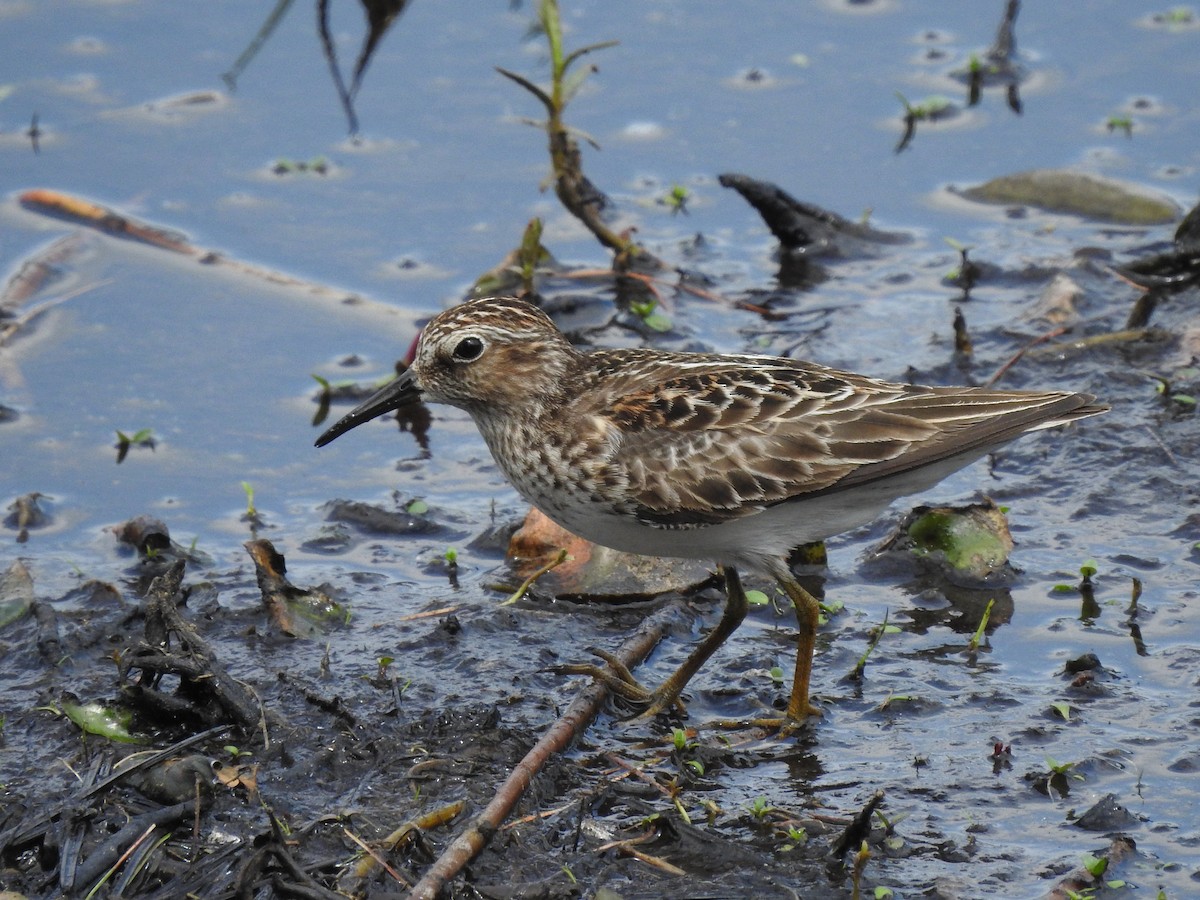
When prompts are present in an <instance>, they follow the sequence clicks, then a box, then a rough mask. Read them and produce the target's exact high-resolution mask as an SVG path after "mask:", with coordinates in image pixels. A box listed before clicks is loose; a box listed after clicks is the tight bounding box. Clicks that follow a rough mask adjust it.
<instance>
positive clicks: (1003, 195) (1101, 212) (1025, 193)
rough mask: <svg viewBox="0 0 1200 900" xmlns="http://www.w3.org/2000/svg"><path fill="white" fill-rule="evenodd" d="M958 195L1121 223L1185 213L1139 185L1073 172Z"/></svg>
mask: <svg viewBox="0 0 1200 900" xmlns="http://www.w3.org/2000/svg"><path fill="white" fill-rule="evenodd" d="M958 193H959V194H961V195H962V196H964V197H966V198H967V199H969V200H974V201H976V202H978V203H1000V204H1023V205H1026V206H1033V207H1036V208H1038V209H1044V210H1046V211H1047V212H1055V213H1069V214H1071V215H1075V216H1083V217H1084V218H1087V219H1096V220H1098V221H1101V222H1114V223H1116V224H1119V225H1165V224H1167V223H1169V222H1174V221H1175V220H1176V219H1178V218H1179V216H1180V213H1181V212H1182V210H1180V208H1179V206H1178V205H1176V203H1175V202H1174V201H1173V200H1171V199H1170V198H1169V197H1167V196H1165V195H1163V194H1160V193H1157V192H1155V191H1151V190H1149V189H1147V188H1144V187H1142V186H1140V185H1136V184H1130V183H1128V182H1123V181H1116V180H1114V179H1112V178H1102V177H1100V176H1098V175H1086V174H1084V173H1082V172H1075V171H1072V170H1070V169H1034V170H1032V171H1029V172H1017V173H1016V174H1014V175H1002V176H1001V177H999V178H993V179H992V180H991V181H988V182H986V183H985V184H981V185H979V186H977V187H972V188H965V189H961V190H959V191H958Z"/></svg>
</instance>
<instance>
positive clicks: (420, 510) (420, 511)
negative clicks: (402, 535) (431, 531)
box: [404, 499, 429, 516]
mask: <svg viewBox="0 0 1200 900" xmlns="http://www.w3.org/2000/svg"><path fill="white" fill-rule="evenodd" d="M404 511H405V512H406V513H408V514H409V515H410V516H423V515H425V514H426V513H427V512H429V504H428V503H426V502H425V501H424V500H420V499H417V500H413V501H412V502H411V503H409V504H408V506H406V507H404Z"/></svg>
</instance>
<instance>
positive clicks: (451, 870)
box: [409, 604, 676, 900]
mask: <svg viewBox="0 0 1200 900" xmlns="http://www.w3.org/2000/svg"><path fill="white" fill-rule="evenodd" d="M675 607H676V604H671V605H670V606H667V607H664V609H662V610H661V611H659V612H658V613H656V614H655V615H653V616H651V617H650V618H649V619H647V620H646V621H644V622H643V623H642V625H641V627H639V628H638V630H637V631H636V632H634V634H633V635H632V636H631V637H630V638H629V639H628V640H626V641H625V643H623V644H622V645H621V647H620V649H619V650H618V651H617V653H616V656H617V657H618V658H619V659H620V660H621V661H622V662H623V663H624V664H625V665H626V666H628V667H629V668H633V667H634V666H636V665H638V663H640V662H641V661H642V660H643V659H645V658H646V657H647V656H648V655H649V654H650V651H651V650H652V649H654V646H655V644H657V643H658V642H659V641H660V640H661V639H662V637H663V635H664V634H666V631H667V623H668V622H669V621H670V619H671V618H672V617H673V616H674V615H675V612H676V609H675ZM607 697H608V688H607V687H605V686H604V685H603V684H601V683H599V682H592V683H591V684H589V685H588V686H587V687H585V688H583V690H581V691H580V692H579V695H578V696H577V697H576V698H575V699H574V700H573V701H571V705H570V706H568V707H567V710H566V712H564V713H563V715H562V716H561V717H560V718H559V719H558V721H556V722H555V723H554V724H553V725H552V726H551V727H550V728H549V730H547V731H546V733H545V734H544V735H543V736H542V738H541V740H539V741H538V742H537V744H535V745H534V747H533V749H532V750H530V751H529V752H528V753H527V754H526V755H525V758H524V759H522V760H521V761H520V762H519V763H517V765H516V768H514V769H513V771H512V772H511V773H510V774H509V776H508V778H507V779H505V781H504V783H503V784H502V785H501V786H500V787H499V788H498V789H497V791H496V794H495V796H494V797H493V798H492V802H491V803H489V804H488V805H487V808H486V809H484V810H483V812H482V813H480V814H479V816H478V817H477V818H476V819H475V821H474V822H472V823H471V825H470V827H468V828H467V830H466V831H464V832H463V833H462V834H460V835H459V836H458V837H457V838H455V840H454V841H453V843H451V844H450V846H449V847H447V848H446V849H445V851H443V853H442V855H441V856H440V857H438V859H437V860H436V861H435V862H434V864H433V865H432V866H431V867H430V868H429V871H427V872H426V873H425V875H424V877H422V878H421V880H420V881H419V882H417V885H416V887H414V888H413V890H412V893H411V894H409V900H434V898H436V897H437V896H438V894H439V893H440V892H441V890H442V888H443V887H445V886H446V885H447V884H448V883H449V881H450V879H452V878H454V877H455V876H457V875H458V873H459V872H461V871H462V869H463V867H464V866H466V865H467V864H468V863H469V862H470V861H471V860H472V859H474V858H475V857H476V856H477V855H478V854H479V853H480V851H482V850H483V848H484V847H485V846H487V843H488V841H489V840H490V839H491V837H492V835H494V834H495V833H496V831H497V829H498V828H499V827H500V826H501V824H503V822H504V820H505V819H506V818H508V814H509V813H510V812H511V811H512V809H513V807H514V806H516V804H517V801H519V800H520V799H521V797H522V795H523V794H524V793H525V791H526V789H527V788H528V787H529V785H530V783H531V782H532V781H533V778H534V776H535V775H537V774H538V772H540V771H541V769H542V767H543V766H544V765H545V764H546V762H547V760H549V758H550V757H551V755H553V754H554V753H557V752H559V751H560V750H564V749H565V748H566V747H568V746H569V745H570V744H571V742H572V741H574V740H575V739H576V738H577V737H578V736H579V735H581V734H582V733H583V732H584V731H585V730H586V729H587V727H588V725H590V724H591V721H592V720H593V719H594V718H595V717H596V716H597V715H598V714H599V713H600V709H601V707H602V706H603V704H604V701H605V700H606V699H607Z"/></svg>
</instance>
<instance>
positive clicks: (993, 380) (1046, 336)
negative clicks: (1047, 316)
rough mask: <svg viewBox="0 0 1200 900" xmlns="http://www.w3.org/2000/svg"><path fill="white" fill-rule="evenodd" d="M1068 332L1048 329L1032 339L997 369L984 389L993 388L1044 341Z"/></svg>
mask: <svg viewBox="0 0 1200 900" xmlns="http://www.w3.org/2000/svg"><path fill="white" fill-rule="evenodd" d="M1068 331H1070V329H1069V328H1068V327H1066V326H1059V327H1058V328H1052V329H1050V330H1049V331H1047V332H1046V333H1045V334H1043V335H1041V336H1040V337H1036V338H1034V339H1033V340H1032V341H1030V342H1029V343H1028V344H1026V345H1025V346H1024V347H1022V348H1021V349H1020V350H1018V351H1017V352H1016V353H1014V354H1013V355H1012V356H1010V357H1009V358H1008V361H1007V362H1005V363H1004V365H1002V366H1001V367H1000V368H999V369H997V370H996V373H995V374H994V375H992V377H991V378H989V379H988V380H987V381H986V382H985V383H984V387H993V386H994V385H995V384H996V382H997V381H999V380H1000V379H1001V378H1003V377H1004V375H1005V374H1006V373H1007V372H1008V370H1009V369H1011V368H1012V367H1013V366H1015V365H1016V364H1017V363H1018V362H1019V361H1020V359H1021V357H1022V356H1024V355H1025V354H1026V353H1028V352H1029V351H1030V350H1032V349H1033V348H1034V347H1036V346H1037V345H1038V344H1044V343H1046V341H1052V340H1054V339H1055V338H1056V337H1061V336H1062V335H1064V334H1066V333H1067V332H1068Z"/></svg>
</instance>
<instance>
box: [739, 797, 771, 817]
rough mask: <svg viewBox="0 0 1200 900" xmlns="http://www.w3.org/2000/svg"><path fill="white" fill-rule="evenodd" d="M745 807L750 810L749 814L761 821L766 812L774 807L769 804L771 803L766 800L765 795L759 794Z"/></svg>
mask: <svg viewBox="0 0 1200 900" xmlns="http://www.w3.org/2000/svg"><path fill="white" fill-rule="evenodd" d="M746 809H747V810H748V811H749V812H750V815H752V816H754V818H755V819H757V820H758V821H760V822H761V821H762V820H763V819H765V818H766V817H767V814H768V813H770V812H771V811H772V810H774V809H775V807H773V806H771V804H769V803H768V802H767V798H766V797H764V796H761V795H760V796H758V797H755V798H754V800H753V801H752V802H751V803H750V805H749V806H747V807H746Z"/></svg>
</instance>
